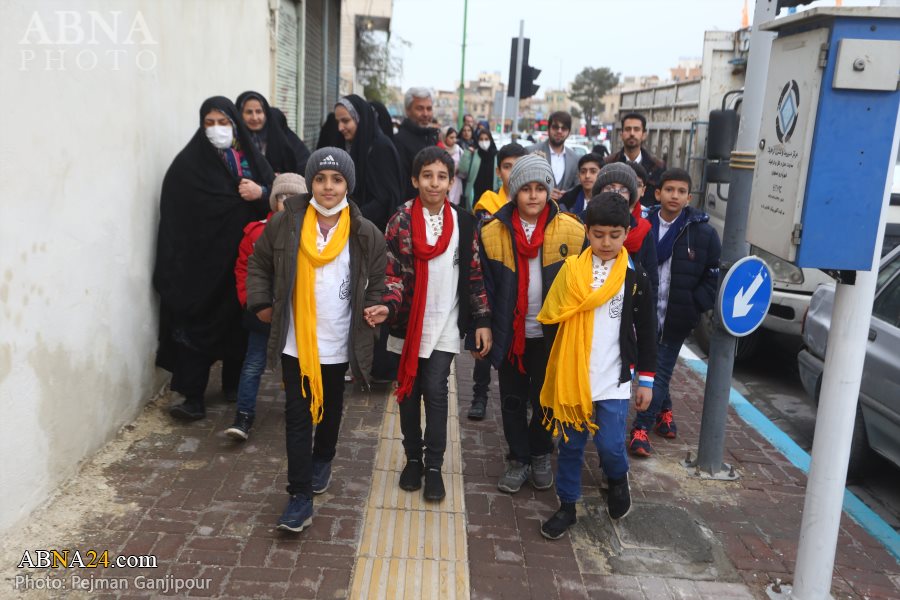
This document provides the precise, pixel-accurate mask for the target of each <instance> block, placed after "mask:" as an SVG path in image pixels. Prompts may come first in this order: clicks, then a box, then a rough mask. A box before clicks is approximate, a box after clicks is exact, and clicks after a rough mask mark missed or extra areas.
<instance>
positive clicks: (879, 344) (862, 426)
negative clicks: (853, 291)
mask: <svg viewBox="0 0 900 600" xmlns="http://www.w3.org/2000/svg"><path fill="white" fill-rule="evenodd" d="M834 292H835V287H834V284H826V285H822V286H820V287H819V288H818V289H817V290H816V291H815V292H814V293H813V295H812V298H811V299H810V303H809V311H808V313H807V315H806V319H805V320H804V323H803V334H802V335H803V343H804V348H803V350H801V351H800V353H799V354H798V356H797V362H798V366H799V370H800V379H801V381H802V382H803V387H804V389H805V390H806V392H807V393H808V394H809V395H810V396H811V397H812V398H813V399H814V400H815V401H816V402H818V398H819V392H820V390H821V387H822V371H823V369H824V361H825V349H826V347H827V344H828V330H829V329H830V328H831V310H832V306H833V305H834ZM870 450H874V451H875V452H877V453H878V454H880V455H881V456H884V457H885V458H887V459H888V460H889V461H891V462H892V463H894V464H895V465H897V466H900V247H897V248H894V249H893V250H892V251H891V252H890V253H889V254H887V256H885V257H884V258H882V260H881V265H880V268H879V271H878V282H877V289H876V292H875V303H874V305H873V308H872V320H871V324H870V327H869V342H868V347H867V349H866V362H865V367H864V369H863V377H862V386H861V388H860V392H859V405H858V407H857V411H856V426H855V427H854V431H853V442H852V446H851V449H850V465H849V474H850V475H851V476H854V475H856V476H858V475H861V474H863V473H864V472H865V469H866V467H867V465H868V464H869V462H870V461H869V460H868V458H869V452H870Z"/></svg>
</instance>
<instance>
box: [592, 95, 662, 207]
mask: <svg viewBox="0 0 900 600" xmlns="http://www.w3.org/2000/svg"><path fill="white" fill-rule="evenodd" d="M619 137H620V138H621V139H622V149H621V150H619V151H618V152H616V153H615V154H611V155H610V156H608V157H607V158H606V164H610V163H614V162H636V163H638V164H639V165H641V166H642V167H644V169H646V171H647V175H648V179H647V186H646V189H645V190H644V196H643V197H642V198H641V204H643V205H644V206H653V205H655V204H656V203H657V200H656V189H657V187H658V186H659V183H660V181H659V177H660V175H662V173H663V171H665V170H666V163H665V162H663V161H661V160H660V159H658V158H656V157H654V156H653V155H651V154H650V153H649V152H647V149H646V148H644V146H643V143H644V140H645V139H647V119H646V117H644V115H642V114H640V113H628V114H626V115H625V116H624V117H622V130H621V131H620V132H619Z"/></svg>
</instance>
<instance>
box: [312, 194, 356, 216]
mask: <svg viewBox="0 0 900 600" xmlns="http://www.w3.org/2000/svg"><path fill="white" fill-rule="evenodd" d="M309 205H310V206H312V207H313V208H314V209H316V212H317V213H319V214H320V215H322V216H323V217H333V216H334V215H336V214H338V213H339V212H341V211H342V210H344V209H345V208H347V206H349V204H347V196H344V199H343V200H341V201H340V202H338V203H337V204H335V205H334V206H332V207H331V208H325V207H324V206H322V205H321V204H319V203H318V202H316V199H315V198H312V199H310V201H309Z"/></svg>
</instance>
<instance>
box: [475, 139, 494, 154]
mask: <svg viewBox="0 0 900 600" xmlns="http://www.w3.org/2000/svg"><path fill="white" fill-rule="evenodd" d="M478 147H479V148H481V149H482V150H484V151H485V152H487V151H488V149H490V147H491V143H490V142H489V141H488V140H481V141H480V142H478Z"/></svg>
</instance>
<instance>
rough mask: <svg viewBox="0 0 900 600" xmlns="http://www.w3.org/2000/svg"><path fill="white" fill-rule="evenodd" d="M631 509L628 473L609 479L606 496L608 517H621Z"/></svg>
mask: <svg viewBox="0 0 900 600" xmlns="http://www.w3.org/2000/svg"><path fill="white" fill-rule="evenodd" d="M630 511H631V489H630V488H629V486H628V473H626V474H625V477H623V478H621V479H612V478H610V479H609V492H607V496H606V512H607V513H609V518H610V519H621V518H622V517H624V516H625V515H627V514H628V513H629V512H630Z"/></svg>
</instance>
